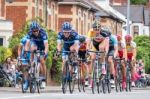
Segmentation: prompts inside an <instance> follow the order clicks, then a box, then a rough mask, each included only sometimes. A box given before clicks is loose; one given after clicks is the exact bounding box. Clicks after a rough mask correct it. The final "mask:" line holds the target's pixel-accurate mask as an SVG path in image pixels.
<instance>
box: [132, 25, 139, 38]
mask: <svg viewBox="0 0 150 99" xmlns="http://www.w3.org/2000/svg"><path fill="white" fill-rule="evenodd" d="M133 34H134V36H136V35H139V26H133Z"/></svg>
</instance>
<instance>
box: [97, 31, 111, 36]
mask: <svg viewBox="0 0 150 99" xmlns="http://www.w3.org/2000/svg"><path fill="white" fill-rule="evenodd" d="M100 34H101V35H102V36H103V37H109V36H110V35H111V33H110V32H108V31H105V30H101V31H100Z"/></svg>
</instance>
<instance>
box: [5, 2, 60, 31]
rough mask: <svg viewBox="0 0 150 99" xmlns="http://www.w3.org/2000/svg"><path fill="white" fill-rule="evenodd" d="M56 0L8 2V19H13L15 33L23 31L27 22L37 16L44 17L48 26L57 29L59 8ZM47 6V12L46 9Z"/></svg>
mask: <svg viewBox="0 0 150 99" xmlns="http://www.w3.org/2000/svg"><path fill="white" fill-rule="evenodd" d="M46 1H47V2H46ZM56 1H57V0H14V1H13V2H12V3H8V2H6V19H7V20H11V21H13V27H14V30H15V31H14V33H17V32H19V31H21V29H22V27H23V26H24V24H25V22H26V21H27V20H29V19H33V18H35V17H40V18H42V19H43V20H44V23H45V24H46V26H47V27H48V28H51V29H53V30H55V28H56V25H55V24H56V23H57V17H56V16H57V9H58V6H57V2H56ZM46 5H47V6H46ZM46 7H47V13H46V11H45V10H46ZM51 20H52V21H51ZM53 24H54V25H53Z"/></svg>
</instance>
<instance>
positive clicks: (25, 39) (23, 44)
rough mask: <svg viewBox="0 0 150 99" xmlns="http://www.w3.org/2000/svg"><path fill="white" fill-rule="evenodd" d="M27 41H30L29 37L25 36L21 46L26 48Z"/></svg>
mask: <svg viewBox="0 0 150 99" xmlns="http://www.w3.org/2000/svg"><path fill="white" fill-rule="evenodd" d="M27 40H28V35H26V36H24V37H23V38H22V39H21V42H20V44H21V45H22V46H25V44H26V42H27Z"/></svg>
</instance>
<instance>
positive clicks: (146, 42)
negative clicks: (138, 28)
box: [134, 36, 150, 73]
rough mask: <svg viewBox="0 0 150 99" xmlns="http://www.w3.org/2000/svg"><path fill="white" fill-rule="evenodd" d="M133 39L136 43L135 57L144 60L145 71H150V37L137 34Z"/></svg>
mask: <svg viewBox="0 0 150 99" xmlns="http://www.w3.org/2000/svg"><path fill="white" fill-rule="evenodd" d="M134 41H135V42H136V44H137V59H142V60H144V63H145V69H146V72H147V73H148V72H149V73H150V71H149V70H150V51H149V48H150V37H148V36H137V37H136V38H135V39H134Z"/></svg>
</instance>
